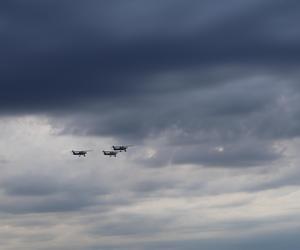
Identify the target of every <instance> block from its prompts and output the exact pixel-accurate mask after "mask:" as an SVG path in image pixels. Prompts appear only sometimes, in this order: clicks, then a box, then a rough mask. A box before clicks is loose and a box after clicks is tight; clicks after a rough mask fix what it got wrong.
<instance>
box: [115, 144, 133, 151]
mask: <svg viewBox="0 0 300 250" xmlns="http://www.w3.org/2000/svg"><path fill="white" fill-rule="evenodd" d="M132 146H133V145H121V146H115V145H114V146H112V148H113V150H115V151H120V152H122V151H125V152H126V150H127V148H128V147H132Z"/></svg>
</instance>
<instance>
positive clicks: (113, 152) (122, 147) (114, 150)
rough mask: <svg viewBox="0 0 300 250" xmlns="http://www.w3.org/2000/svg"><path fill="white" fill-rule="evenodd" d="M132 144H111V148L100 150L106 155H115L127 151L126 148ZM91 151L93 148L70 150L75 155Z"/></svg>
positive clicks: (83, 154)
mask: <svg viewBox="0 0 300 250" xmlns="http://www.w3.org/2000/svg"><path fill="white" fill-rule="evenodd" d="M132 146H133V145H118V146H116V145H114V146H112V150H102V152H103V154H104V155H107V156H109V157H112V156H114V157H117V154H118V153H120V152H122V151H124V152H127V148H129V147H132ZM90 151H93V150H90V149H89V150H72V151H71V152H72V154H73V155H77V156H79V157H80V156H84V157H86V155H87V153H88V152H90Z"/></svg>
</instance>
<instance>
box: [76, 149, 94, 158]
mask: <svg viewBox="0 0 300 250" xmlns="http://www.w3.org/2000/svg"><path fill="white" fill-rule="evenodd" d="M90 151H93V150H72V153H73V155H78V156H79V157H80V156H82V155H83V156H84V157H85V156H86V154H87V153H88V152H90Z"/></svg>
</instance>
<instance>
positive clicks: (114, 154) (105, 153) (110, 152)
mask: <svg viewBox="0 0 300 250" xmlns="http://www.w3.org/2000/svg"><path fill="white" fill-rule="evenodd" d="M102 152H103V154H104V155H109V157H112V156H114V157H117V153H118V152H117V151H106V150H103V151H102Z"/></svg>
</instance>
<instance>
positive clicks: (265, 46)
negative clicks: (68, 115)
mask: <svg viewBox="0 0 300 250" xmlns="http://www.w3.org/2000/svg"><path fill="white" fill-rule="evenodd" d="M298 5H299V4H298V3H296V2H295V1H287V2H286V3H284V4H283V3H282V2H281V1H275V2H272V4H270V2H268V1H263V2H260V3H258V2H257V3H254V4H251V3H250V1H244V2H243V5H241V4H240V3H239V2H238V1H230V2H229V3H226V7H225V6H224V3H221V2H219V1H215V2H213V3H211V2H210V3H208V2H207V1H202V2H198V1H187V2H186V1H185V2H184V4H183V2H181V1H167V2H165V3H163V4H162V3H160V4H157V3H147V2H145V1H143V2H142V3H141V2H137V1H130V2H129V3H128V4H126V5H124V3H122V2H120V1H113V2H112V3H110V4H105V3H104V4H103V3H99V2H95V1H91V2H90V3H88V4H87V3H85V2H83V1H72V2H71V1H43V2H40V1H26V3H24V2H22V1H10V2H9V3H2V8H1V11H2V13H3V17H2V30H1V33H2V36H3V37H6V41H7V43H4V42H2V46H1V50H2V52H3V54H4V55H5V56H3V57H2V59H1V60H2V61H3V63H4V66H2V70H1V75H2V85H3V86H2V90H3V91H1V93H2V95H1V106H2V107H3V108H2V111H8V112H9V111H10V109H13V107H15V109H16V110H22V109H24V110H23V111H25V112H26V110H27V111H29V110H28V109H32V110H38V111H39V110H40V109H42V110H44V111H48V110H50V111H51V109H53V108H54V107H55V106H56V105H58V104H60V105H61V104H70V103H72V102H75V101H82V102H88V101H90V100H91V99H93V98H96V99H99V98H107V97H111V96H114V97H119V96H123V95H125V96H127V97H129V96H135V95H137V94H143V93H144V91H145V90H147V89H148V88H150V90H151V87H149V86H144V83H143V82H140V80H141V79H143V77H144V76H145V75H149V74H150V75H151V74H153V73H155V72H160V71H164V70H167V69H181V68H186V67H190V66H195V65H211V64H223V63H228V62H230V63H254V64H256V63H270V64H282V63H283V61H284V62H286V63H288V64H290V63H298V61H299V58H298V56H297V55H298V54H299V53H298V52H299V47H298V42H297V41H298V38H297V36H293V38H294V40H292V41H291V39H287V40H285V41H276V40H275V39H272V38H270V37H268V35H267V34H266V33H265V31H266V30H267V31H269V30H271V29H270V28H274V29H273V31H272V32H274V33H275V34H277V33H279V34H280V32H285V28H291V27H290V26H291V25H290V22H291V20H294V19H295V18H296V17H297V16H296V15H293V14H291V13H293V12H291V10H294V9H295V8H297V7H298ZM126 6H127V8H126ZM222 6H223V7H222ZM122 7H124V8H125V10H126V11H125V10H122ZM287 12H289V15H290V17H289V18H288V19H287V16H286V15H285V13H287ZM144 14H145V15H144ZM143 16H145V17H143ZM274 16H279V17H281V20H282V23H283V27H281V28H280V26H279V29H275V27H273V26H274V25H273V21H274ZM139 19H141V20H139ZM276 20H277V19H275V21H276ZM206 21H209V22H207V23H206ZM275 21H274V22H275ZM270 26H271V27H270ZM276 27H277V26H276ZM189 28H190V29H191V30H190V31H189ZM286 36H287V35H286ZM139 77H142V78H139ZM186 84H187V83H186V82H185V83H184V84H182V85H183V86H182V87H185V86H186ZM197 85H198V87H199V86H200V85H201V84H197ZM170 87H171V86H170ZM171 88H172V87H171Z"/></svg>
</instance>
